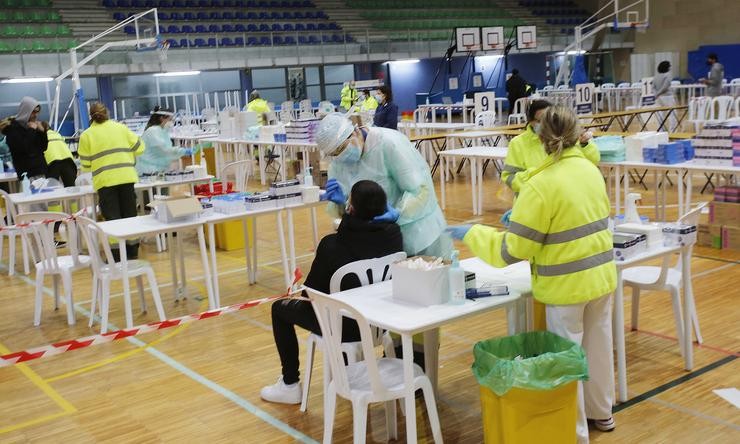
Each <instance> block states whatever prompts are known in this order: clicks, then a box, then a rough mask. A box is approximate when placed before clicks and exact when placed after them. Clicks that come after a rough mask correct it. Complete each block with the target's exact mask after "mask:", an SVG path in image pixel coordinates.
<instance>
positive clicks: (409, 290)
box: [391, 257, 450, 306]
mask: <svg viewBox="0 0 740 444" xmlns="http://www.w3.org/2000/svg"><path fill="white" fill-rule="evenodd" d="M414 259H415V258H411V259H407V260H414ZM424 259H425V260H426V261H427V262H433V261H434V260H435V259H436V258H433V257H424ZM449 270H450V265H449V263H445V264H444V265H443V266H441V267H439V268H434V269H431V270H420V269H411V268H408V267H407V266H404V265H401V264H400V263H398V262H397V263H395V264H392V265H391V273H392V275H393V279H392V280H391V282H392V285H393V299H399V300H402V301H405V302H411V303H413V304H417V305H423V306H429V305H437V304H444V303H447V301H448V300H449V298H450V290H449V281H450V279H449Z"/></svg>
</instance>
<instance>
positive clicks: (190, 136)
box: [172, 133, 218, 140]
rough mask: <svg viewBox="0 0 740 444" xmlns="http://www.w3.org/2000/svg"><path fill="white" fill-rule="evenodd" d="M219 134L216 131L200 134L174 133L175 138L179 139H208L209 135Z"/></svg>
mask: <svg viewBox="0 0 740 444" xmlns="http://www.w3.org/2000/svg"><path fill="white" fill-rule="evenodd" d="M213 136H218V134H216V133H200V134H188V135H185V134H180V135H175V134H173V135H172V138H173V139H177V140H203V139H207V138H209V137H213Z"/></svg>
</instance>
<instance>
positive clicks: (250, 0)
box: [247, 0, 257, 9]
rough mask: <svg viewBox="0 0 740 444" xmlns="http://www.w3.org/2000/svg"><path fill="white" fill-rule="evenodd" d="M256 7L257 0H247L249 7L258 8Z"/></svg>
mask: <svg viewBox="0 0 740 444" xmlns="http://www.w3.org/2000/svg"><path fill="white" fill-rule="evenodd" d="M256 7H257V2H255V1H253V0H249V1H248V2H247V8H249V9H252V8H256Z"/></svg>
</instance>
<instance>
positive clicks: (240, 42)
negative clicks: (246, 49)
mask: <svg viewBox="0 0 740 444" xmlns="http://www.w3.org/2000/svg"><path fill="white" fill-rule="evenodd" d="M234 45H236V46H244V37H235V38H234Z"/></svg>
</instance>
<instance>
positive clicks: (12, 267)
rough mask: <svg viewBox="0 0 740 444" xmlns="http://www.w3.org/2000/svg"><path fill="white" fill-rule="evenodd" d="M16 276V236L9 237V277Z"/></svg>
mask: <svg viewBox="0 0 740 444" xmlns="http://www.w3.org/2000/svg"><path fill="white" fill-rule="evenodd" d="M13 275H15V234H11V235H10V236H8V276H13Z"/></svg>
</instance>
